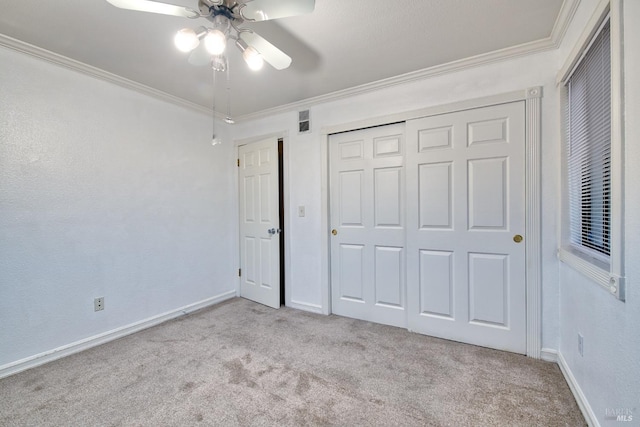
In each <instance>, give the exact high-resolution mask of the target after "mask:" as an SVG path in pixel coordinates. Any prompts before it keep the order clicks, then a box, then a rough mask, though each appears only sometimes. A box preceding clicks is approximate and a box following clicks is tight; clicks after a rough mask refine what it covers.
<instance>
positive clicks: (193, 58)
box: [188, 43, 211, 67]
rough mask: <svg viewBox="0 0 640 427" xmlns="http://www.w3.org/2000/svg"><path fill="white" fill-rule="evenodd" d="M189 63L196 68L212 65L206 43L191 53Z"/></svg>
mask: <svg viewBox="0 0 640 427" xmlns="http://www.w3.org/2000/svg"><path fill="white" fill-rule="evenodd" d="M188 61H189V64H191V65H195V66H196V67H200V66H203V65H210V64H211V54H210V53H209V52H207V48H206V47H205V45H204V43H200V44H199V45H198V47H196V48H195V49H193V51H191V54H190V55H189V60H188Z"/></svg>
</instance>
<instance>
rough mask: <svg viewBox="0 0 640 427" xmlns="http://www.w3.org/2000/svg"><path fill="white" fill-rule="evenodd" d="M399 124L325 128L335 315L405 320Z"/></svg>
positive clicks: (391, 322) (380, 320)
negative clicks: (335, 131) (346, 129)
mask: <svg viewBox="0 0 640 427" xmlns="http://www.w3.org/2000/svg"><path fill="white" fill-rule="evenodd" d="M403 133H404V125H403V124H399V125H389V126H381V127H376V128H372V129H366V130H362V131H355V132H348V133H343V134H337V135H332V136H331V137H330V142H329V150H330V156H331V175H330V179H331V224H332V227H333V230H335V231H334V233H335V234H332V237H331V294H332V311H333V313H335V314H340V315H344V316H349V317H354V318H357V319H363V320H370V321H373V322H378V323H384V324H388V325H394V326H402V327H406V312H405V308H406V295H405V256H406V253H405V248H404V227H405V218H404V206H405V196H404V150H405V147H404V137H403Z"/></svg>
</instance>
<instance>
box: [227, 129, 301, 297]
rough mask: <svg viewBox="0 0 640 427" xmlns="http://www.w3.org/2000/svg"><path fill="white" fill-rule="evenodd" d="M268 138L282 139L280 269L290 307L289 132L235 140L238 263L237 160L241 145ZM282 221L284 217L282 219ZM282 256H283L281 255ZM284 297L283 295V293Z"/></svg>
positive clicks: (237, 250)
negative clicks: (282, 222) (282, 253)
mask: <svg viewBox="0 0 640 427" xmlns="http://www.w3.org/2000/svg"><path fill="white" fill-rule="evenodd" d="M267 138H276V139H278V140H279V139H281V140H282V177H281V179H282V190H283V191H282V193H283V194H280V195H278V197H283V198H284V231H283V233H282V234H281V235H280V239H281V242H284V261H283V260H282V259H281V260H280V263H281V266H283V267H284V269H283V268H281V269H280V277H281V280H282V277H284V296H285V306H286V307H290V306H291V305H292V304H291V280H290V279H291V262H290V260H291V253H290V248H291V232H290V230H291V212H290V211H291V209H290V206H291V204H290V199H289V193H290V192H289V191H287V189H288V188H289V176H290V175H289V173H290V171H289V132H287V131H283V132H274V133H269V134H264V135H260V136H252V137H248V138H242V139H237V140H234V141H233V151H232V153H233V159H231V160H230V161H231V162H232V163H233V167H234V169H235V170H236V172H235V178H234V179H233V192H234V194H235V198H236V203H235V206H234V211H233V213H232V215H234V216H235V218H236V221H234V226H235V230H234V233H235V236H236V240H235V244H236V247H235V252H236V254H237V264H238V268H237V269H239V268H240V197H239V196H240V183H239V182H238V176H239V174H238V171H237V166H236V164H237V163H236V162H237V159H238V158H239V150H240V146H241V145H247V144H251V143H253V142H258V141H262V140H264V139H267ZM281 221H282V219H281ZM281 258H282V257H281ZM237 269H236V296H238V297H239V296H240V277H239V276H238V275H237ZM281 298H282V295H281Z"/></svg>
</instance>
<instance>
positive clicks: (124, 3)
mask: <svg viewBox="0 0 640 427" xmlns="http://www.w3.org/2000/svg"><path fill="white" fill-rule="evenodd" d="M107 1H108V2H109V3H111V4H112V5H114V6H115V7H119V8H120V9H129V10H138V11H140V12H151V13H159V14H161V15H171V16H182V17H184V18H192V19H193V18H199V17H200V13H198V12H197V11H195V10H193V9H189V8H188V7H182V6H176V5H174V4H168V3H160V2H157V1H150V0H107Z"/></svg>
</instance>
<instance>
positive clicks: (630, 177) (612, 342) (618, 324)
mask: <svg viewBox="0 0 640 427" xmlns="http://www.w3.org/2000/svg"><path fill="white" fill-rule="evenodd" d="M597 3H598V2H597V0H583V1H582V4H581V6H580V9H579V11H578V13H577V14H576V17H575V19H574V22H573V23H572V25H571V28H570V30H569V32H568V34H567V37H566V38H565V42H564V43H563V46H562V47H561V58H560V64H559V65H561V63H562V62H564V60H565V59H566V57H567V55H568V53H569V52H570V51H571V49H572V48H573V45H574V44H575V42H576V39H577V37H578V36H579V35H580V33H581V32H582V31H583V28H584V27H585V25H586V22H587V21H588V19H589V18H590V16H591V14H592V12H593V10H594V8H595V6H596V4H597ZM624 9H625V14H624V44H625V48H624V61H625V66H624V69H625V76H626V78H625V87H626V89H625V96H626V100H625V110H626V118H627V119H626V122H625V140H626V144H625V156H624V157H625V159H624V162H625V165H624V168H625V183H626V189H625V192H624V204H625V211H624V214H625V224H624V225H625V229H626V232H625V263H626V277H627V295H626V296H627V298H626V302H620V301H618V300H616V299H615V298H614V297H612V296H611V295H609V294H608V293H607V292H606V291H604V290H602V289H600V287H599V286H598V285H596V284H595V283H593V282H591V281H590V280H589V279H587V278H585V277H584V276H582V275H581V274H580V273H578V272H576V271H575V270H573V269H572V268H571V267H569V266H566V265H564V264H561V265H560V279H561V282H560V323H561V328H560V352H561V354H562V356H563V357H564V359H565V360H566V362H567V365H568V366H569V368H570V370H571V372H572V373H573V375H574V377H575V379H576V381H577V383H578V386H579V387H580V389H581V390H582V391H583V393H584V394H585V396H586V399H587V401H588V404H589V406H590V407H591V409H592V411H593V413H594V414H595V416H596V417H597V419H598V421H599V423H600V424H601V425H603V426H606V425H614V424H625V423H616V422H614V421H610V420H605V416H606V410H607V409H630V410H633V411H634V412H633V422H632V423H626V424H630V425H640V262H639V261H640V238H639V236H640V191H638V183H640V144H639V143H638V142H639V141H640V121H638V118H639V117H640V79H639V78H638V76H639V75H640V26H639V25H638V23H640V2H639V1H637V0H626V1H625V2H624ZM578 333H581V334H582V335H583V336H584V356H580V354H579V353H578Z"/></svg>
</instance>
